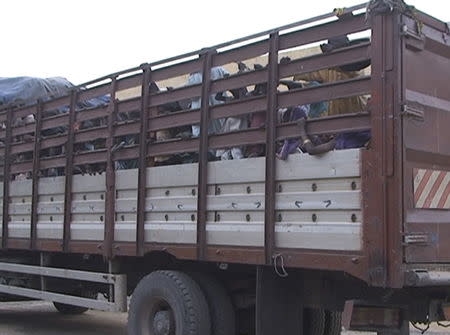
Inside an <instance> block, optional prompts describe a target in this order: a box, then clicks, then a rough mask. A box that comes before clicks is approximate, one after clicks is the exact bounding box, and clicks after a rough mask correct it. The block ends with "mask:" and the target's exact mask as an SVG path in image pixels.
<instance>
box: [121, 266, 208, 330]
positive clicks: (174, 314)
mask: <svg viewBox="0 0 450 335" xmlns="http://www.w3.org/2000/svg"><path fill="white" fill-rule="evenodd" d="M210 331H211V321H210V316H209V309H208V304H207V302H206V298H205V296H204V294H203V293H202V291H201V289H200V287H199V286H198V284H197V283H196V282H195V281H194V280H193V279H192V278H191V277H189V276H188V275H186V274H184V273H182V272H178V271H155V272H153V273H151V274H149V275H147V276H146V277H144V278H143V279H141V281H140V282H139V284H138V285H137V286H136V288H135V290H134V292H133V296H132V297H131V302H130V309H129V312H128V335H169V334H170V335H172V334H173V335H210Z"/></svg>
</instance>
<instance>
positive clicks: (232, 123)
mask: <svg viewBox="0 0 450 335" xmlns="http://www.w3.org/2000/svg"><path fill="white" fill-rule="evenodd" d="M236 65H237V67H238V71H237V73H236V74H238V75H239V74H242V73H244V72H248V71H250V69H249V68H248V67H247V65H246V64H245V63H243V62H238V63H236ZM227 76H228V75H226V77H227ZM229 92H230V93H231V94H227V93H228V91H227V92H219V93H217V94H216V99H217V100H219V101H232V100H240V99H244V98H245V97H247V95H248V90H247V87H241V88H237V89H230V90H229ZM248 125H249V120H248V116H247V115H245V116H239V117H228V118H226V120H225V123H224V125H223V128H222V130H221V133H229V132H233V131H240V130H245V129H247V128H248ZM244 154H245V147H243V146H240V147H233V148H227V149H224V150H223V152H222V155H221V156H220V159H221V160H229V159H243V158H244Z"/></svg>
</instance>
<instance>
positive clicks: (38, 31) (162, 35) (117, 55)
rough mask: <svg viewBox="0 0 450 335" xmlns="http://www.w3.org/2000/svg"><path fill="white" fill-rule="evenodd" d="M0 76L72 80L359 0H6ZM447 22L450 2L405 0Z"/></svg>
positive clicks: (0, 26) (0, 24)
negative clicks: (57, 77) (52, 77)
mask: <svg viewBox="0 0 450 335" xmlns="http://www.w3.org/2000/svg"><path fill="white" fill-rule="evenodd" d="M1 1H2V2H1V10H2V19H1V20H0V31H1V44H2V47H1V49H0V50H1V51H0V60H1V61H0V77H15V76H37V77H51V76H63V77H66V78H67V79H69V80H70V81H72V82H73V83H75V84H80V83H82V82H85V81H88V80H91V79H95V78H97V77H100V76H103V75H107V74H109V73H112V72H116V71H119V70H122V69H126V68H130V67H134V66H138V65H139V64H142V63H144V62H152V61H156V60H158V59H162V58H167V57H170V56H175V55H177V54H181V53H185V52H189V51H193V50H196V49H200V48H203V47H207V46H210V45H214V44H218V43H221V42H226V41H228V40H232V39H235V38H239V37H243V36H245V35H250V34H253V33H257V32H259V31H263V30H267V29H271V28H274V27H277V26H281V25H285V24H288V23H292V22H296V21H299V20H302V19H306V18H309V17H312V16H316V15H320V14H324V13H327V12H330V11H331V10H333V8H336V7H345V6H347V7H349V6H353V5H357V4H359V3H361V2H363V1H357V0H335V1H332V0H315V1H308V0H293V1H291V0H281V1H266V0H259V1H243V0H227V1H217V0H205V1H204V0H172V1H168V0H165V1H157V0H153V1H152V0H126V1H124V0H121V1H119V0H77V1H75V0H72V1H69V0H39V1H36V0H1ZM408 3H409V4H411V5H414V6H416V7H417V8H418V9H420V10H422V11H425V12H427V13H429V14H431V15H433V16H435V17H437V18H439V19H441V20H443V21H446V22H448V21H450V1H448V0H410V1H409V2H408Z"/></svg>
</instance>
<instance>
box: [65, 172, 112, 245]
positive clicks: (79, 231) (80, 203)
mask: <svg viewBox="0 0 450 335" xmlns="http://www.w3.org/2000/svg"><path fill="white" fill-rule="evenodd" d="M105 191H106V177H105V174H104V173H103V174H101V175H94V176H86V175H85V176H82V175H75V176H73V186H72V193H73V194H72V206H71V213H72V221H71V224H70V236H71V239H72V240H85V241H88V240H92V241H103V239H104V234H105Z"/></svg>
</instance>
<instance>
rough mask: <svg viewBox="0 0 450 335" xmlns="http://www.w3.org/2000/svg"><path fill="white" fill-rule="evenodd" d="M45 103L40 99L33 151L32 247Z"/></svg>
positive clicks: (36, 218)
mask: <svg viewBox="0 0 450 335" xmlns="http://www.w3.org/2000/svg"><path fill="white" fill-rule="evenodd" d="M43 112H44V104H43V102H42V101H41V100H38V103H37V105H36V123H35V128H34V129H35V130H34V152H33V174H32V178H33V179H32V197H31V234H30V247H31V249H33V250H34V249H36V241H37V222H38V204H39V172H40V168H39V167H40V151H41V128H42V113H43Z"/></svg>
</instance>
